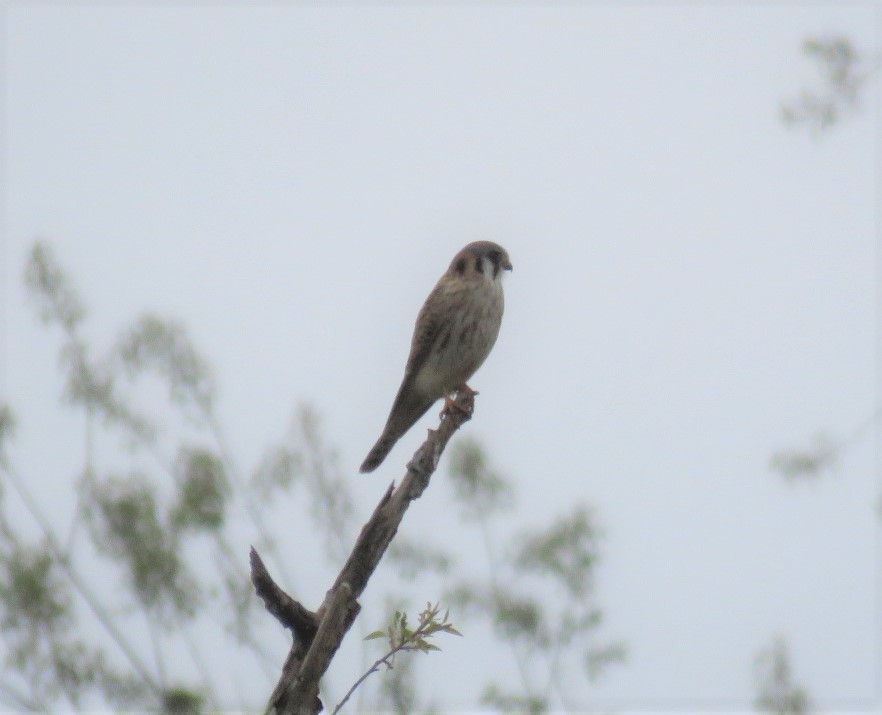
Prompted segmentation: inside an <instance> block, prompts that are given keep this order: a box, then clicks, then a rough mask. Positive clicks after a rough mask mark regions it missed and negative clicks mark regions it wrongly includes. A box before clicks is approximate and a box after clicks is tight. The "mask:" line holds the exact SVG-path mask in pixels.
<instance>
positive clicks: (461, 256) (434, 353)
mask: <svg viewBox="0 0 882 715" xmlns="http://www.w3.org/2000/svg"><path fill="white" fill-rule="evenodd" d="M511 268H512V266H511V261H509V259H508V253H506V252H505V249H504V248H503V247H502V246H500V245H498V244H495V243H492V242H491V241H476V242H475V243H470V244H469V245H468V246H466V247H465V248H463V249H462V250H461V251H460V252H459V253H457V254H456V256H455V257H454V259H453V261H452V262H451V264H450V268H448V269H447V273H445V274H444V275H443V276H441V279H440V280H439V281H438V284H437V285H436V286H435V288H434V290H432V292H431V293H430V294H429V297H428V298H426V302H425V303H424V304H423V307H422V309H421V310H420V313H419V315H418V316H417V320H416V326H414V331H413V339H412V340H411V343H410V357H408V358H407V366H406V367H405V368H404V379H403V380H402V381H401V387H400V388H399V389H398V395H396V397H395V401H394V402H393V403H392V411H391V412H390V413H389V419H388V420H386V427H385V428H384V429H383V434H381V435H380V439H379V440H377V443H376V444H375V445H374V447H373V449H371V451H370V452H369V453H368V456H367V457H366V458H365V460H364V463H363V464H362V465H361V471H362V472H372V471H374V470H375V469H376V468H377V467H379V466H380V464H381V463H382V461H383V460H384V459H385V458H386V455H387V454H389V451H390V450H391V449H392V447H393V446H395V443H396V442H397V441H398V440H399V439H400V438H401V437H402V435H404V433H405V432H407V430H409V429H410V428H411V427H413V425H414V423H415V422H416V421H417V420H418V419H419V418H420V417H422V416H423V415H424V414H426V412H427V411H428V410H429V408H430V407H431V406H432V404H433V403H434V402H435V401H436V400H438V399H439V398H441V397H448V396H449V395H450V394H451V393H453V392H455V391H456V390H458V389H459V388H462V387H468V386H467V385H466V384H465V383H466V380H468V379H469V378H470V377H471V376H472V375H474V374H475V371H476V370H477V369H478V368H479V367H481V365H482V364H483V362H484V360H486V358H487V356H488V355H489V354H490V350H491V349H492V348H493V344H494V343H495V342H496V336H497V335H498V334H499V326H500V324H501V323H502V310H503V304H504V300H503V295H502V271H504V270H505V271H510V270H511Z"/></svg>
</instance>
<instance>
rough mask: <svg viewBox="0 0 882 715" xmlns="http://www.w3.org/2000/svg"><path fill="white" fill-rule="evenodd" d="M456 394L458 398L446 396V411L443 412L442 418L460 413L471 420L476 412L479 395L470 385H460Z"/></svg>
mask: <svg viewBox="0 0 882 715" xmlns="http://www.w3.org/2000/svg"><path fill="white" fill-rule="evenodd" d="M454 394H455V395H456V397H451V396H450V395H444V409H443V410H442V411H441V416H442V417H444V416H446V415H450V414H453V413H455V412H459V413H460V414H462V415H464V416H465V417H466V418H467V419H468V418H470V417H471V416H472V413H473V412H474V411H475V395H477V394H478V393H477V391H476V390H473V389H472V388H471V387H469V386H468V385H460V386H459V387H457V388H456V392H455V393H454Z"/></svg>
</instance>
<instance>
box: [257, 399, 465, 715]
mask: <svg viewBox="0 0 882 715" xmlns="http://www.w3.org/2000/svg"><path fill="white" fill-rule="evenodd" d="M475 394H476V393H472V392H471V391H468V390H463V391H461V392H460V393H459V394H458V395H457V397H456V402H454V403H452V405H449V406H448V407H447V408H446V409H445V410H444V412H443V413H442V415H441V424H440V425H439V427H438V429H436V430H429V436H428V438H427V439H426V441H425V442H424V443H423V445H422V446H421V447H420V448H419V449H418V450H417V451H416V452H415V453H414V456H413V458H412V459H411V460H410V462H408V464H407V473H406V474H405V475H404V478H403V479H402V480H401V484H399V486H398V488H397V489H396V488H395V484H394V483H393V484H392V485H390V487H389V489H388V490H387V491H386V493H385V494H384V495H383V498H382V499H381V500H380V503H379V504H377V507H376V509H374V513H373V514H372V515H371V518H370V519H369V520H368V522H367V523H366V524H365V525H364V527H362V530H361V534H360V535H359V537H358V539H357V541H356V542H355V547H354V548H353V549H352V553H351V554H350V555H349V558H348V559H347V561H346V563H345V564H344V566H343V568H342V570H341V571H340V573H339V575H338V576H337V579H336V580H335V581H334V585H333V586H331V588H330V590H329V591H328V592H327V595H326V596H325V600H324V601H323V602H322V604H321V606H319V608H318V609H317V610H316V611H310V610H309V609H307V608H305V607H304V606H303V605H301V604H300V603H299V602H298V601H296V600H295V599H293V598H291V596H289V595H288V594H287V593H285V592H284V591H283V590H282V589H281V588H279V586H278V585H277V584H276V583H275V581H273V579H272V577H271V576H270V574H269V572H268V571H267V570H266V567H265V566H264V564H263V561H262V560H261V558H260V556H259V555H258V553H257V551H255V550H254V548H253V547H252V549H251V581H252V583H253V584H254V588H255V590H256V591H257V595H258V596H260V598H261V599H262V600H263V602H264V604H265V605H266V609H267V610H268V611H269V612H270V613H272V614H273V615H274V616H275V617H276V619H277V620H278V621H279V622H280V623H281V624H282V625H283V626H284V627H285V628H287V629H289V630H290V631H291V633H292V635H293V638H294V642H293V644H292V645H291V650H290V652H289V653H288V657H287V659H286V660H285V665H284V667H283V668H282V675H281V677H280V678H279V682H278V684H277V685H276V687H275V689H274V690H273V693H272V695H271V696H270V699H269V703H268V704H267V709H266V712H267V713H268V714H271V715H318V713H319V712H321V710H322V707H323V706H322V702H321V700H320V699H319V681H320V680H321V678H322V676H323V675H324V674H325V671H327V669H328V666H329V665H330V664H331V660H332V659H333V657H334V654H335V653H336V652H337V649H338V648H339V647H340V643H341V642H342V641H343V637H344V636H345V635H346V632H347V631H348V630H349V628H350V627H351V626H352V624H353V622H354V621H355V617H356V616H357V615H358V612H359V610H360V609H361V606H360V605H359V604H358V597H359V596H360V595H361V593H362V592H363V591H364V589H365V587H366V586H367V583H368V580H369V579H370V577H371V575H372V574H373V572H374V570H375V569H376V568H377V565H378V564H379V563H380V559H381V558H382V557H383V554H384V553H385V551H386V548H387V547H388V546H389V544H390V543H391V541H392V539H393V537H394V536H395V533H396V532H397V531H398V525H399V524H400V523H401V520H402V519H403V518H404V513H405V512H406V511H407V508H408V507H409V506H410V503H411V502H412V501H413V500H414V499H418V498H419V497H420V496H421V495H422V493H423V491H424V490H425V488H426V487H427V486H428V485H429V478H430V477H431V476H432V473H433V472H434V471H435V469H436V468H437V466H438V460H439V459H440V457H441V453H442V452H443V451H444V447H445V446H446V445H447V442H448V441H449V440H450V438H451V437H452V436H453V433H454V432H456V430H458V429H459V428H460V427H461V426H462V425H463V424H464V423H465V422H466V421H467V420H469V419H471V415H472V410H473V407H474V396H475Z"/></svg>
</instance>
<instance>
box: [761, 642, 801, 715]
mask: <svg viewBox="0 0 882 715" xmlns="http://www.w3.org/2000/svg"><path fill="white" fill-rule="evenodd" d="M754 679H755V682H756V688H757V696H756V700H755V702H754V705H755V707H756V709H757V710H759V711H760V712H763V713H774V714H775V715H805V714H806V713H808V712H809V709H810V707H811V704H810V702H809V697H808V693H807V692H806V690H805V688H803V687H801V686H799V685H796V684H795V683H794V681H793V672H792V667H791V665H790V653H789V649H788V647H787V643H786V641H785V640H784V639H783V638H780V637H779V638H775V639H774V640H773V642H772V644H771V645H770V646H768V647H767V648H765V649H763V650H762V651H761V652H760V653H759V655H758V656H757V658H756V662H755V663H754Z"/></svg>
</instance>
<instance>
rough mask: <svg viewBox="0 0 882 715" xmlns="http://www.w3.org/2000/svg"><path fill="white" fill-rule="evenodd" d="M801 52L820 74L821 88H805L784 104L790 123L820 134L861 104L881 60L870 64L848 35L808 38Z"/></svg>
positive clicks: (782, 116)
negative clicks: (861, 98)
mask: <svg viewBox="0 0 882 715" xmlns="http://www.w3.org/2000/svg"><path fill="white" fill-rule="evenodd" d="M802 52H803V54H804V55H805V57H806V58H808V59H809V60H811V61H812V62H813V63H814V64H815V66H816V67H817V69H818V73H819V75H820V87H819V88H816V89H803V90H802V91H801V92H800V93H799V95H798V96H797V97H796V98H794V99H791V100H789V101H787V102H784V103H783V104H782V105H781V118H782V120H783V121H784V123H785V124H787V125H788V126H806V127H808V128H809V130H810V131H811V132H812V133H813V134H815V135H819V134H820V133H822V132H823V131H824V130H826V129H829V128H830V127H832V126H833V125H834V124H836V123H837V122H839V121H840V120H841V119H842V118H843V117H844V116H846V115H847V114H849V113H851V112H854V111H855V110H856V109H858V107H859V106H860V94H861V90H862V89H863V87H864V85H865V84H866V83H867V80H868V79H869V77H870V76H871V74H872V73H873V72H875V71H876V70H877V69H878V66H879V64H878V61H876V62H874V63H871V62H870V60H869V59H868V58H867V57H866V56H865V55H864V54H863V53H862V52H860V51H859V50H858V49H857V48H856V47H855V46H854V44H853V43H852V41H851V40H850V39H849V38H848V37H844V36H839V35H833V36H828V37H807V38H806V39H805V40H804V41H803V44H802Z"/></svg>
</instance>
